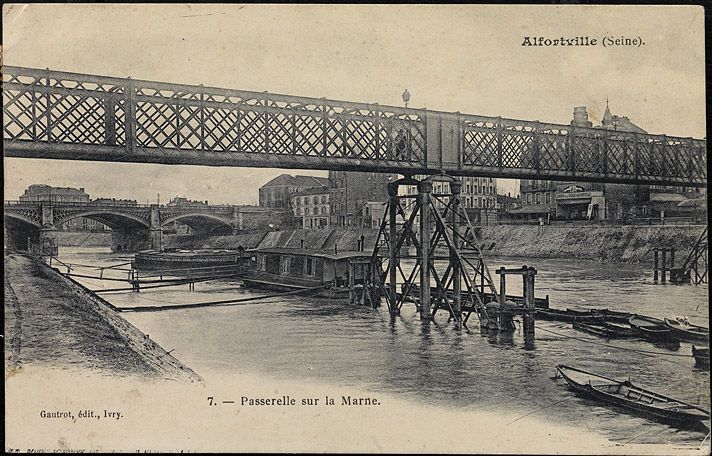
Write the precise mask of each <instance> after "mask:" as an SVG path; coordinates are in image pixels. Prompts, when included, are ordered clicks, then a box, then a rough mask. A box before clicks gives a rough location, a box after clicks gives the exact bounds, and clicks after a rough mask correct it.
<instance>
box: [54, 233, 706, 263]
mask: <svg viewBox="0 0 712 456" xmlns="http://www.w3.org/2000/svg"><path fill="white" fill-rule="evenodd" d="M703 229H704V226H702V225H657V226H641V225H603V226H601V225H545V226H541V227H540V226H533V225H496V226H485V227H482V228H481V230H479V233H480V239H481V241H482V243H483V244H484V245H485V247H486V248H489V247H492V249H491V250H489V251H488V255H496V256H517V257H531V258H564V259H566V258H576V259H585V260H594V261H602V262H614V263H618V262H620V263H636V262H650V261H652V251H651V248H653V247H658V246H659V247H663V246H665V247H674V248H675V249H677V256H676V258H679V259H680V260H679V261H682V260H683V259H684V257H685V256H686V255H687V253H688V252H689V251H690V249H691V248H692V247H693V246H694V245H695V242H696V241H697V239H698V238H699V236H700V234H701V233H702V230H703ZM65 234H72V236H67V237H66V239H69V240H72V241H73V242H80V241H82V239H84V238H86V237H87V235H86V234H84V235H83V236H84V238H82V237H81V236H82V235H81V233H65ZM92 234H96V235H97V236H95V237H94V238H91V237H89V238H88V239H90V240H92V241H96V242H101V238H100V237H99V235H102V236H104V235H105V234H104V233H92ZM377 234H378V231H377V230H375V229H361V230H347V229H332V230H301V229H299V230H284V231H270V232H259V233H249V234H238V235H232V236H209V237H193V236H181V235H164V238H163V239H164V247H165V248H178V249H237V248H238V247H242V248H244V249H250V248H256V247H285V248H305V249H310V250H321V251H333V250H334V248H336V249H337V250H339V251H344V250H356V249H357V248H358V243H359V241H360V239H361V236H362V235H363V236H364V250H366V251H370V250H372V249H373V246H374V244H375V242H376V236H377ZM109 235H110V233H109ZM82 242H84V243H83V244H81V243H79V244H78V243H72V244H65V243H63V241H61V240H60V245H72V246H78V245H85V246H88V245H110V244H111V238H110V236H109V237H108V241H106V244H87V242H88V241H82Z"/></svg>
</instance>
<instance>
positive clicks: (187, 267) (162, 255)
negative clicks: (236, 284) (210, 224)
mask: <svg viewBox="0 0 712 456" xmlns="http://www.w3.org/2000/svg"><path fill="white" fill-rule="evenodd" d="M249 266H250V257H249V256H248V255H246V254H245V252H244V250H243V249H238V250H173V251H164V252H157V251H154V250H148V251H143V252H139V253H137V254H136V255H135V257H134V261H133V263H132V267H133V268H135V269H139V270H144V271H158V272H164V273H166V274H169V273H175V275H181V276H182V275H192V274H191V273H192V272H196V273H197V272H200V273H201V274H206V273H208V272H210V271H211V270H214V272H224V271H228V270H231V271H246V270H247V269H248V268H249Z"/></svg>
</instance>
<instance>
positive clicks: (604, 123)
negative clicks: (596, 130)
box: [601, 97, 613, 125]
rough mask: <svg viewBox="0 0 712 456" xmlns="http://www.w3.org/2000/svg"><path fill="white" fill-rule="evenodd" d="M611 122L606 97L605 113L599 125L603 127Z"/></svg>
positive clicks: (611, 117)
mask: <svg viewBox="0 0 712 456" xmlns="http://www.w3.org/2000/svg"><path fill="white" fill-rule="evenodd" d="M612 120H613V115H612V114H611V110H610V109H609V108H608V97H606V112H604V113H603V120H601V123H602V124H603V125H609V124H610V123H611V121H612Z"/></svg>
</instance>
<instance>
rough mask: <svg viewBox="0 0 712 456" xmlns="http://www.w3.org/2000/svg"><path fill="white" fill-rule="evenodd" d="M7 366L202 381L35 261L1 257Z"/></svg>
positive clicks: (92, 297)
mask: <svg viewBox="0 0 712 456" xmlns="http://www.w3.org/2000/svg"><path fill="white" fill-rule="evenodd" d="M4 310H5V365H6V372H7V373H12V371H14V370H16V369H21V368H22V366H25V365H28V366H47V367H54V368H63V369H82V370H88V371H92V372H96V373H99V374H103V375H111V376H139V377H145V378H156V379H159V378H164V379H171V380H180V381H186V382H201V381H202V380H201V378H200V377H199V376H198V375H197V374H196V373H195V372H193V371H192V370H191V369H190V368H188V367H186V366H184V365H183V364H181V363H180V362H179V361H178V360H177V359H175V358H174V357H173V356H171V354H170V353H168V352H166V351H165V350H164V349H163V348H162V347H161V346H160V345H158V344H157V343H155V342H153V341H152V340H151V339H150V338H149V336H148V335H146V334H143V333H142V332H141V331H139V330H138V329H137V328H136V327H135V326H133V325H132V324H131V323H129V322H128V321H126V320H124V319H123V318H122V317H121V316H120V315H119V314H118V313H117V312H116V311H115V310H113V309H112V306H111V305H110V304H108V303H107V302H106V301H104V300H102V299H101V298H99V297H97V296H96V295H94V294H93V293H91V292H89V291H88V290H86V289H85V288H84V287H82V286H80V285H78V284H76V283H75V282H73V281H71V280H69V279H68V278H65V277H63V276H61V275H60V274H59V273H57V272H56V271H54V270H53V269H51V268H49V267H48V266H46V265H45V264H44V263H41V262H40V261H39V260H35V259H32V258H30V257H27V256H23V255H17V254H7V255H6V256H5V309H4Z"/></svg>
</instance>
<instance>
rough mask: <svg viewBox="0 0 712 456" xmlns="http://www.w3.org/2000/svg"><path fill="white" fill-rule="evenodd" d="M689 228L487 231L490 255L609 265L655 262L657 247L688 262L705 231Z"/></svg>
mask: <svg viewBox="0 0 712 456" xmlns="http://www.w3.org/2000/svg"><path fill="white" fill-rule="evenodd" d="M704 228H705V227H704V226H702V225H687V226H675V225H669V226H633V225H622V226H621V225H619V226H585V225H584V226H562V225H546V226H542V227H539V226H531V225H524V226H522V225H498V226H487V227H483V228H482V231H481V239H482V242H483V243H484V244H485V246H486V248H489V247H490V246H491V245H492V244H493V243H494V246H493V248H492V250H489V251H488V252H487V254H488V255H494V256H522V257H531V258H573V259H583V260H594V261H602V262H607V263H642V262H650V263H651V264H652V261H653V252H652V250H651V249H652V248H653V247H663V246H665V247H673V248H675V249H676V250H677V255H676V264H680V263H681V262H682V261H684V259H685V257H686V256H687V255H688V253H689V252H690V250H691V249H692V247H693V246H694V245H695V243H696V242H697V239H698V238H699V237H700V235H701V234H702V231H703V230H704Z"/></svg>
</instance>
